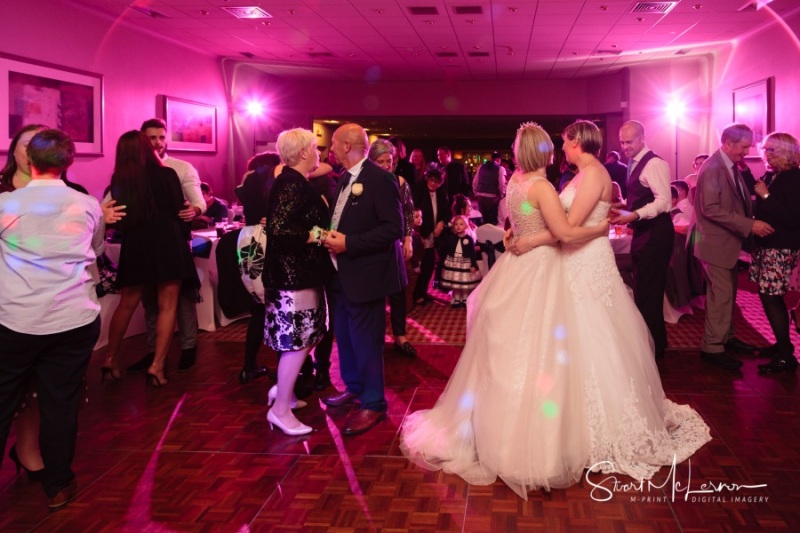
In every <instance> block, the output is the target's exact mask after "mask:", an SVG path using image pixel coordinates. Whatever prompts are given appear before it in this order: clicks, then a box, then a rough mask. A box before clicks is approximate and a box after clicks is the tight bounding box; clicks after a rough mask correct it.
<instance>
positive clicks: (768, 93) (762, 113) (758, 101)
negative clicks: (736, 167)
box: [733, 77, 775, 146]
mask: <svg viewBox="0 0 800 533" xmlns="http://www.w3.org/2000/svg"><path fill="white" fill-rule="evenodd" d="M774 90H775V82H774V78H772V77H770V78H767V79H765V80H761V81H757V82H755V83H752V84H750V85H746V86H745V87H740V88H738V89H734V90H733V121H734V122H741V123H742V124H747V125H748V126H750V128H752V130H753V146H757V145H758V143H760V142H761V141H763V140H764V137H766V136H767V134H769V133H772V131H773V130H774V129H775V101H774Z"/></svg>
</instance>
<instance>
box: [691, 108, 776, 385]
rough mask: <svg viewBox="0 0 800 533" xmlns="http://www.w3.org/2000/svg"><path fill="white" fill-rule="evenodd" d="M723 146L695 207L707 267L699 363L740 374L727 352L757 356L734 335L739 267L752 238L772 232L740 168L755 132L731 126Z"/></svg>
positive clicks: (705, 173)
mask: <svg viewBox="0 0 800 533" xmlns="http://www.w3.org/2000/svg"><path fill="white" fill-rule="evenodd" d="M720 144H721V145H720V147H719V149H718V150H717V151H715V152H714V153H713V154H712V155H711V157H709V158H708V159H707V160H706V162H705V163H703V166H702V167H700V171H699V173H698V177H697V196H696V198H695V203H694V209H695V215H696V218H697V222H696V225H695V228H694V231H695V232H696V235H695V248H694V255H695V257H697V258H698V259H699V260H700V261H702V263H703V270H704V272H705V276H706V282H707V288H706V322H705V333H704V334H703V341H702V344H701V347H700V350H701V351H700V358H701V359H702V360H703V361H706V362H708V363H710V364H712V365H715V366H718V367H721V368H724V369H727V370H733V371H736V370H738V369H739V368H740V367H741V366H742V362H741V361H740V360H738V359H735V358H733V357H731V356H729V355H728V354H726V353H725V351H726V349H727V350H730V351H735V352H740V353H753V352H754V351H755V347H753V346H750V345H748V344H745V343H744V342H742V341H740V340H739V339H737V338H736V337H734V336H733V320H732V317H733V306H734V305H735V304H736V282H737V271H736V262H737V260H738V258H739V252H741V250H742V245H743V243H744V241H745V240H746V239H747V238H748V237H750V236H751V235H758V236H759V237H766V236H767V235H770V234H771V233H773V231H774V230H773V229H772V227H771V226H770V225H769V224H767V223H766V222H763V221H761V220H753V207H752V204H751V199H750V194H749V192H748V191H747V186H746V185H745V183H744V180H743V179H742V176H741V173H740V172H739V170H738V169H737V168H736V165H737V164H738V163H739V162H741V161H743V160H744V156H745V155H747V152H748V150H749V149H750V147H751V146H752V144H753V131H752V130H751V129H750V128H749V127H747V126H746V125H744V124H731V125H730V126H728V127H726V128H725V129H724V130H723V131H722V136H721V139H720Z"/></svg>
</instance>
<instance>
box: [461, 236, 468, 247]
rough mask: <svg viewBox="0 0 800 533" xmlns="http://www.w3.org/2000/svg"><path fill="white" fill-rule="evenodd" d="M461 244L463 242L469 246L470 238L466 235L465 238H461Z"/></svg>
mask: <svg viewBox="0 0 800 533" xmlns="http://www.w3.org/2000/svg"><path fill="white" fill-rule="evenodd" d="M461 244H463V245H464V246H467V245H468V244H469V239H467V238H466V237H465V238H464V239H462V240H461Z"/></svg>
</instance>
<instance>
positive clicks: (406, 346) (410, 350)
mask: <svg viewBox="0 0 800 533" xmlns="http://www.w3.org/2000/svg"><path fill="white" fill-rule="evenodd" d="M394 351H395V352H397V353H399V354H400V355H404V356H405V357H416V356H417V349H416V348H414V347H413V346H412V345H411V343H410V342H404V343H403V344H397V343H396V342H395V343H394Z"/></svg>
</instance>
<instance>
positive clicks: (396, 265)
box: [322, 124, 406, 435]
mask: <svg viewBox="0 0 800 533" xmlns="http://www.w3.org/2000/svg"><path fill="white" fill-rule="evenodd" d="M368 148H369V140H368V139H367V133H366V131H364V128H362V127H361V126H359V125H358V124H345V125H344V126H341V127H340V128H339V129H337V130H336V131H335V132H334V133H333V137H332V139H331V150H333V152H334V155H335V156H336V159H337V161H339V162H340V163H341V164H342V165H343V166H344V168H345V169H346V172H345V173H344V174H343V175H342V177H341V178H340V179H339V191H338V194H337V198H336V201H335V203H334V210H333V216H332V218H331V231H330V232H329V233H328V234H327V236H326V238H325V241H324V243H325V247H326V248H328V250H330V251H331V257H332V260H333V262H334V266H335V267H336V274H335V275H334V276H333V281H332V282H331V286H330V290H329V291H328V297H329V299H330V300H331V303H330V309H331V310H332V311H333V327H334V332H335V333H336V345H337V347H338V349H339V368H340V370H341V374H342V381H344V383H345V387H346V388H345V390H344V391H342V392H340V393H337V394H334V395H332V396H328V397H326V398H323V400H322V401H323V402H324V403H325V404H326V405H329V406H332V407H338V406H342V405H347V404H351V403H355V402H356V401H359V402H360V404H361V409H359V410H358V411H357V412H355V413H354V414H353V415H351V416H350V417H349V418H348V420H347V422H346V424H345V427H344V429H343V431H342V432H343V433H344V434H345V435H358V434H360V433H364V432H366V431H369V430H370V429H372V428H373V427H374V426H375V425H376V424H377V423H378V422H380V421H381V420H383V419H384V418H386V408H387V405H386V397H385V395H384V376H383V346H384V335H385V331H386V296H388V295H390V294H394V293H396V292H398V291H399V290H400V289H401V288H402V287H405V286H406V272H405V266H404V261H403V251H402V246H401V242H402V239H403V213H402V205H401V201H400V189H399V186H398V182H397V178H395V177H394V175H393V174H391V173H389V172H387V171H385V170H383V169H381V168H380V167H378V166H377V165H375V164H374V163H373V162H372V161H369V160H368V159H367V150H368Z"/></svg>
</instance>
